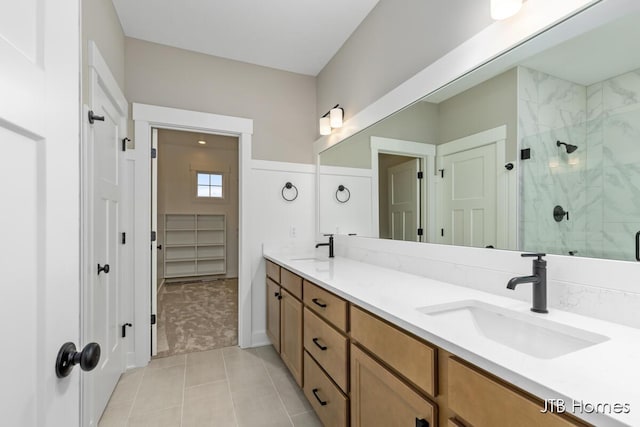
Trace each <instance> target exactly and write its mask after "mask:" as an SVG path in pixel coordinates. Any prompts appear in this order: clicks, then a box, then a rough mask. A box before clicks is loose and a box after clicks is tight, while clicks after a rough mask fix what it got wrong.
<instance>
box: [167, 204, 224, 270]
mask: <svg viewBox="0 0 640 427" xmlns="http://www.w3.org/2000/svg"><path fill="white" fill-rule="evenodd" d="M164 248H165V253H164V277H165V278H168V279H169V278H175V277H193V276H210V275H214V274H224V273H226V272H227V259H226V254H227V250H226V218H225V216H224V214H165V216H164Z"/></svg>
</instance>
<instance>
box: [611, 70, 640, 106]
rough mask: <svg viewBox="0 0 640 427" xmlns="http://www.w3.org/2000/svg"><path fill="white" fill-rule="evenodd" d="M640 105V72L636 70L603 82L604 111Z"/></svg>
mask: <svg viewBox="0 0 640 427" xmlns="http://www.w3.org/2000/svg"><path fill="white" fill-rule="evenodd" d="M638 103H640V70H635V71H632V72H629V73H626V74H622V75H620V76H617V77H614V78H612V79H609V80H606V81H604V82H603V107H604V110H605V111H607V110H613V109H616V108H618V107H622V106H625V105H631V104H638Z"/></svg>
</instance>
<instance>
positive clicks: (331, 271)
mask: <svg viewBox="0 0 640 427" xmlns="http://www.w3.org/2000/svg"><path fill="white" fill-rule="evenodd" d="M264 256H265V258H266V265H267V267H266V271H267V278H266V280H267V290H268V294H267V313H268V331H269V338H270V339H271V341H272V343H273V345H274V348H275V349H276V350H279V353H280V354H281V356H282V359H283V361H284V362H285V364H286V365H287V366H288V367H289V369H290V371H291V373H292V375H293V376H294V378H295V379H296V381H297V382H298V384H299V385H300V386H301V387H302V388H303V390H304V393H305V395H306V397H307V399H308V400H309V402H310V403H311V405H312V406H313V408H314V410H315V411H316V413H317V414H318V417H319V418H320V419H321V421H322V422H323V423H324V425H326V426H332V427H333V426H348V425H352V426H377V425H380V426H382V425H384V426H392V425H398V426H414V425H415V426H466V427H470V426H523V427H526V426H586V425H597V426H607V425H610V426H622V425H638V423H640V410H639V411H634V410H635V409H636V408H640V394H639V393H638V392H637V391H634V390H633V385H632V384H629V385H625V384H624V383H625V382H628V381H627V380H626V379H625V378H640V376H638V375H639V374H640V371H639V370H638V369H637V368H634V367H633V364H634V360H637V359H636V358H637V355H638V346H637V344H634V342H635V343H637V342H640V341H639V339H640V331H637V330H636V329H633V328H628V327H625V326H621V325H616V324H612V323H608V322H604V321H600V320H595V319H590V318H587V317H583V316H578V315H574V314H571V313H567V312H562V311H559V310H553V309H552V310H550V312H549V314H537V313H533V312H531V311H530V310H529V308H530V304H529V303H528V302H523V301H518V300H512V299H510V298H505V297H502V296H498V295H493V294H489V293H485V292H481V291H478V290H475V289H470V288H465V287H462V286H456V285H452V284H448V283H444V282H441V281H437V280H432V279H429V278H425V277H420V276H415V275H411V274H407V273H404V272H400V271H396V270H392V269H388V268H382V267H379V266H375V265H371V264H366V263H362V262H358V261H355V260H353V259H349V258H345V257H340V256H338V257H336V258H333V259H329V258H323V257H318V256H310V257H307V258H301V257H294V256H291V255H282V254H279V253H277V252H275V251H269V250H265V253H264ZM505 285H506V283H505ZM576 325H579V327H576ZM634 354H635V356H634ZM613 355H618V356H617V357H616V363H615V364H614V363H610V362H607V361H608V360H611V358H612V356H613ZM615 375H620V376H618V377H617V378H616V377H614V376H615ZM631 382H632V381H631ZM592 405H600V412H604V414H598V413H596V411H595V410H594V409H593V408H592ZM603 405H606V406H603ZM634 412H635V413H634Z"/></svg>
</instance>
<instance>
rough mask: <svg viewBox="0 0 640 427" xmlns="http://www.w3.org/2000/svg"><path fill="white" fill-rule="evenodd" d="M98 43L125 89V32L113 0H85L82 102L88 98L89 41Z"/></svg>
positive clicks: (86, 101) (114, 74)
mask: <svg viewBox="0 0 640 427" xmlns="http://www.w3.org/2000/svg"><path fill="white" fill-rule="evenodd" d="M89 40H93V41H94V42H96V44H97V45H98V49H100V53H101V54H102V56H103V57H104V59H105V61H106V62H107V65H108V66H109V69H110V70H111V74H113V77H114V78H115V79H116V82H117V83H118V86H120V89H121V90H122V91H123V92H124V81H125V78H124V74H125V72H124V32H123V31H122V26H120V20H119V19H118V15H117V14H116V10H115V8H114V7H113V3H111V0H82V102H83V103H85V104H88V102H89V76H90V74H89V72H88V68H87V64H88V62H87V60H88V54H87V46H88V41H89Z"/></svg>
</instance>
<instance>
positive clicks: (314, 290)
mask: <svg viewBox="0 0 640 427" xmlns="http://www.w3.org/2000/svg"><path fill="white" fill-rule="evenodd" d="M304 303H305V304H306V305H307V306H308V307H309V308H311V309H312V310H313V311H315V312H316V313H318V314H319V315H320V316H322V317H323V318H325V319H326V320H327V321H329V323H331V324H333V325H334V326H335V327H336V328H338V329H340V330H341V331H343V332H347V307H348V304H347V302H346V301H345V300H343V299H342V298H339V297H337V296H335V295H333V294H332V293H331V292H328V291H325V290H324V289H322V288H321V287H319V286H316V285H314V284H313V283H311V282H307V281H306V280H305V281H304Z"/></svg>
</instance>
